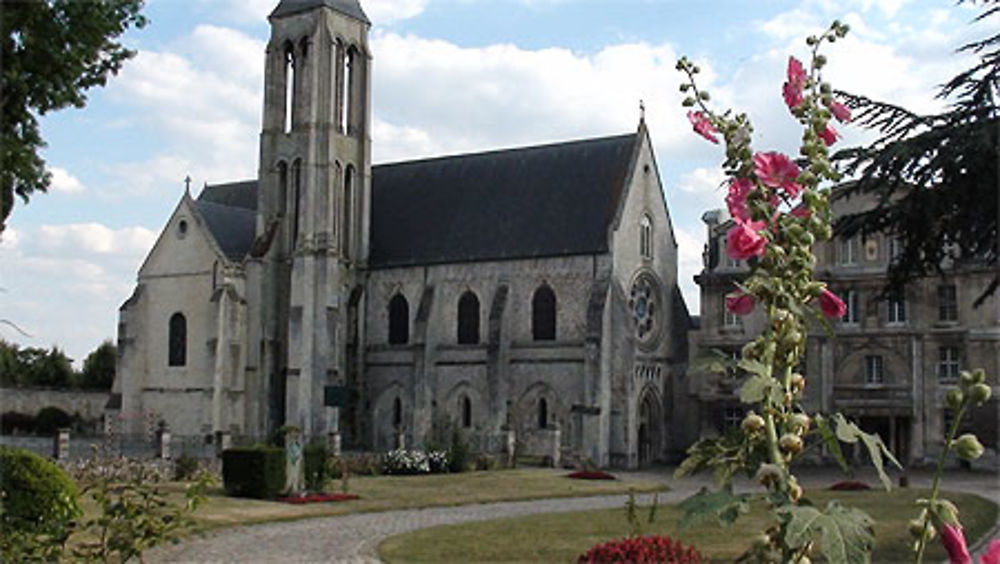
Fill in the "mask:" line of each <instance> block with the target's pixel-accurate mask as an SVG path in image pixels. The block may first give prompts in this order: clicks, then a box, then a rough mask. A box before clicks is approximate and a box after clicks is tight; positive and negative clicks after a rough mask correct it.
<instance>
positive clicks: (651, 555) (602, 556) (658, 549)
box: [578, 535, 701, 564]
mask: <svg viewBox="0 0 1000 564" xmlns="http://www.w3.org/2000/svg"><path fill="white" fill-rule="evenodd" d="M578 562H580V563H581V564H591V563H593V564H596V563H601V564H604V563H611V562H628V563H633V562H635V563H642V564H646V563H649V564H652V563H654V562H656V563H660V562H665V563H668V564H696V563H699V562H701V553H700V552H698V551H697V550H695V549H694V547H693V546H688V547H685V546H684V545H683V544H681V541H679V540H678V541H672V540H670V537H665V536H659V535H650V536H648V537H629V538H625V539H618V540H613V541H608V542H605V543H601V544H598V545H596V546H594V547H592V548H591V549H590V550H588V551H587V552H586V554H584V555H582V556H580V558H579V560H578Z"/></svg>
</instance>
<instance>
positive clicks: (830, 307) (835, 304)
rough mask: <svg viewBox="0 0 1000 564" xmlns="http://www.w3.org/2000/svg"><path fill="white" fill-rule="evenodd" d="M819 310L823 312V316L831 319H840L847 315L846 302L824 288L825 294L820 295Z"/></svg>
mask: <svg viewBox="0 0 1000 564" xmlns="http://www.w3.org/2000/svg"><path fill="white" fill-rule="evenodd" d="M819 308H820V309H821V310H823V315H825V316H827V317H829V318H831V319H840V318H841V317H844V314H845V313H847V306H846V305H844V300H842V299H840V297H839V296H837V294H834V293H833V292H831V291H830V290H829V289H827V288H823V293H821V294H820V295H819Z"/></svg>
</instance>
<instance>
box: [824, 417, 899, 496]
mask: <svg viewBox="0 0 1000 564" xmlns="http://www.w3.org/2000/svg"><path fill="white" fill-rule="evenodd" d="M834 422H836V424H837V438H838V439H840V440H841V441H843V442H845V443H850V444H854V443H856V442H858V440H861V443H862V444H863V445H865V448H866V449H867V450H868V456H869V457H871V460H872V465H873V466H875V470H876V471H878V477H879V480H881V481H882V486H883V487H885V490H886V491H891V490H892V480H890V479H889V475H888V474H886V473H885V468H884V463H883V461H882V456H883V455H884V456H885V457H886V458H888V459H889V461H890V462H892V463H893V464H895V465H896V468H902V467H903V465H902V464H900V463H899V461H898V460H896V457H895V456H893V454H892V452H891V451H890V450H889V448H888V447H886V446H885V443H884V442H882V439H881V438H880V437H879V436H878V435H875V434H871V433H866V432H864V431H862V430H861V428H860V427H858V426H857V425H855V424H854V423H852V422H850V421H848V420H847V419H846V418H845V417H844V415H843V414H841V413H838V414H837V415H835V416H834Z"/></svg>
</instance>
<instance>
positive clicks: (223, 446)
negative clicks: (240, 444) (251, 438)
mask: <svg viewBox="0 0 1000 564" xmlns="http://www.w3.org/2000/svg"><path fill="white" fill-rule="evenodd" d="M232 447H233V435H232V434H231V433H230V432H229V431H216V432H215V457H216V458H222V453H223V452H224V451H226V450H228V449H230V448H232Z"/></svg>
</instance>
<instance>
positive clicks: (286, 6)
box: [269, 0, 371, 24]
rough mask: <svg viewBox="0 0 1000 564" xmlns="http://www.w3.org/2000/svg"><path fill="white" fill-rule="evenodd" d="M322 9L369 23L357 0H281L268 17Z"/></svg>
mask: <svg viewBox="0 0 1000 564" xmlns="http://www.w3.org/2000/svg"><path fill="white" fill-rule="evenodd" d="M322 7H327V8H330V9H332V10H334V11H337V12H340V13H341V14H345V15H348V16H351V17H352V18H355V19H357V20H361V21H363V22H365V23H367V24H370V23H371V22H370V21H369V20H368V16H366V15H365V12H364V10H362V9H361V4H359V3H358V0H281V2H279V3H278V6H277V7H276V8H275V9H274V11H273V12H271V15H270V16H269V17H272V18H280V17H284V16H291V15H292V14H298V13H299V12H305V11H307V10H312V9H314V8H322Z"/></svg>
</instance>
